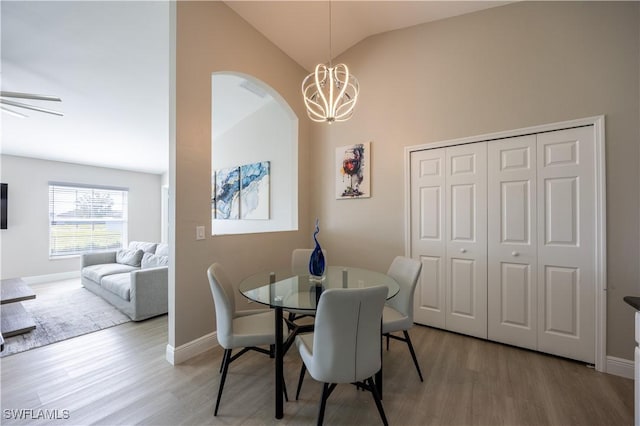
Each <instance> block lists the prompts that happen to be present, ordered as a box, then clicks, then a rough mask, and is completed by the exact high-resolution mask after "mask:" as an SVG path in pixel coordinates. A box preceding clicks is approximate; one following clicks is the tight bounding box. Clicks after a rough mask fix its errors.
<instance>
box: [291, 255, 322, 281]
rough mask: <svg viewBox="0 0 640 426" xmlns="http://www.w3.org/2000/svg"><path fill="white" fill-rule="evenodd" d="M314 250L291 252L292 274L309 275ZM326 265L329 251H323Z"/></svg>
mask: <svg viewBox="0 0 640 426" xmlns="http://www.w3.org/2000/svg"><path fill="white" fill-rule="evenodd" d="M311 253H313V249H294V250H293V251H292V252H291V272H292V273H293V275H308V274H309V259H310V258H311ZM322 254H323V255H324V261H325V264H327V251H326V250H324V249H323V250H322Z"/></svg>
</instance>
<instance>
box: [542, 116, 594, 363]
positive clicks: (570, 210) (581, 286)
mask: <svg viewBox="0 0 640 426" xmlns="http://www.w3.org/2000/svg"><path fill="white" fill-rule="evenodd" d="M537 151H538V230H537V232H538V350H540V351H542V352H548V353H552V354H556V355H561V356H565V357H568V358H572V359H576V360H582V361H585V362H589V363H593V362H594V361H595V345H594V342H595V275H594V264H595V250H596V248H595V244H594V243H595V240H594V235H595V227H594V224H595V216H594V215H595V211H596V199H595V194H594V188H595V177H594V176H595V173H594V170H595V159H594V156H595V148H594V135H593V127H580V128H575V129H568V130H560V131H554V132H548V133H541V134H538V144H537Z"/></svg>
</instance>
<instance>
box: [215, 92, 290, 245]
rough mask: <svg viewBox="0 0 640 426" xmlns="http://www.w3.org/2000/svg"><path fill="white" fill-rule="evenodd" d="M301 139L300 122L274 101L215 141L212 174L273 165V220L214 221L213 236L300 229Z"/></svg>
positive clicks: (271, 217) (271, 203) (271, 179)
mask: <svg viewBox="0 0 640 426" xmlns="http://www.w3.org/2000/svg"><path fill="white" fill-rule="evenodd" d="M214 120H215V118H214ZM297 136H298V126H297V119H294V120H292V117H290V115H289V114H288V113H287V111H285V110H284V107H283V106H281V105H280V104H279V103H278V102H277V101H275V100H274V101H272V102H270V103H268V104H267V105H265V106H264V107H262V108H260V109H259V110H258V111H256V112H255V113H253V114H251V115H250V116H248V117H247V118H245V119H244V120H242V121H241V122H239V123H238V124H236V125H235V126H234V127H232V128H231V129H229V130H228V131H226V132H225V133H223V134H222V135H220V136H219V137H218V138H217V139H214V140H213V142H212V149H211V151H212V160H211V165H212V171H214V170H217V169H221V168H226V167H234V166H241V165H244V164H251V163H257V162H261V161H270V162H271V175H270V184H271V185H270V186H271V189H270V200H269V201H270V202H269V210H270V213H269V220H223V219H213V220H212V224H211V228H212V234H213V235H223V234H243V233H252V232H275V231H292V230H297V229H298V214H297V213H298V211H297V209H298V185H297V183H298V182H297V177H298V149H297V147H298V143H297V142H298V141H297Z"/></svg>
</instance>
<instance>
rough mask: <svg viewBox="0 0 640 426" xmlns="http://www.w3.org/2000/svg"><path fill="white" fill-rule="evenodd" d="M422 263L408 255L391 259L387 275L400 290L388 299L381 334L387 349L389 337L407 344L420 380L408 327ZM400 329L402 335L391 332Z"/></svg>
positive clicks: (420, 373)
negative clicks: (384, 337)
mask: <svg viewBox="0 0 640 426" xmlns="http://www.w3.org/2000/svg"><path fill="white" fill-rule="evenodd" d="M421 269H422V263H420V262H419V261H417V260H415V259H410V258H408V257H403V256H397V257H396V258H395V259H393V262H392V263H391V266H390V267H389V270H388V271H387V275H389V276H390V277H391V278H393V279H394V280H396V281H397V282H398V284H399V285H400V291H399V292H398V294H396V295H395V296H394V297H392V298H391V299H389V300H388V301H387V303H386V305H385V307H384V311H383V313H382V334H383V335H384V336H386V337H387V350H388V349H389V338H392V339H396V340H401V341H403V342H405V343H406V344H407V346H409V352H411V357H412V358H413V363H414V364H415V366H416V370H418V376H420V381H421V382H422V381H423V379H422V372H421V371H420V366H419V365H418V359H417V358H416V353H415V351H414V350H413V345H412V344H411V338H410V337H409V331H408V330H409V329H410V328H411V327H413V294H414V293H415V290H416V285H417V283H418V277H419V276H420V270H421ZM399 331H402V333H403V335H404V337H400V336H395V335H393V334H391V333H394V332H399Z"/></svg>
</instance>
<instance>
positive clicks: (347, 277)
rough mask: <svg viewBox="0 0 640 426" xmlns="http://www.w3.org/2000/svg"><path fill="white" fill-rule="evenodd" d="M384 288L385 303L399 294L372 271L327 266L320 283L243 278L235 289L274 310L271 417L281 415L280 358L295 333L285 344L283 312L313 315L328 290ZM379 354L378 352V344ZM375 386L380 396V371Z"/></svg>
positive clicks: (286, 275)
mask: <svg viewBox="0 0 640 426" xmlns="http://www.w3.org/2000/svg"><path fill="white" fill-rule="evenodd" d="M380 285H383V286H386V287H387V288H388V292H387V300H388V299H390V298H392V297H393V296H395V295H396V294H397V293H398V291H399V290H400V286H399V285H398V283H397V282H396V281H395V280H394V279H393V278H391V277H390V276H388V275H386V274H384V273H381V272H376V271H371V270H368V269H362V268H352V267H347V266H329V267H328V268H327V270H326V275H325V277H324V278H323V279H322V280H321V281H315V280H312V279H311V277H310V276H309V275H292V273H291V271H272V272H262V273H258V274H255V275H251V276H249V277H247V278H245V279H244V280H243V281H242V282H241V283H240V284H239V286H238V290H239V291H240V293H241V294H242V295H243V296H244V297H246V298H247V299H249V300H251V301H254V302H257V303H260V304H263V305H267V306H269V307H271V308H273V309H274V310H275V325H276V327H275V330H276V344H275V364H276V368H275V370H276V372H275V373H276V376H275V400H276V401H275V408H276V409H275V412H276V414H275V417H276V419H281V418H282V417H283V415H284V401H283V393H284V371H283V358H284V354H285V352H286V351H287V350H288V349H289V347H291V345H292V344H293V341H294V339H295V332H293V333H289V335H288V336H287V338H286V340H285V338H284V332H283V328H284V325H283V321H284V318H283V311H284V310H295V311H298V312H308V313H309V314H310V315H313V314H314V313H315V310H316V307H317V305H318V301H319V300H320V296H321V295H322V292H323V291H324V290H326V289H329V288H364V287H375V286H380ZM380 351H381V352H382V340H381V346H380ZM376 386H377V387H378V390H379V392H380V395H381V396H382V368H381V369H380V371H379V372H378V373H377V374H376Z"/></svg>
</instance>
